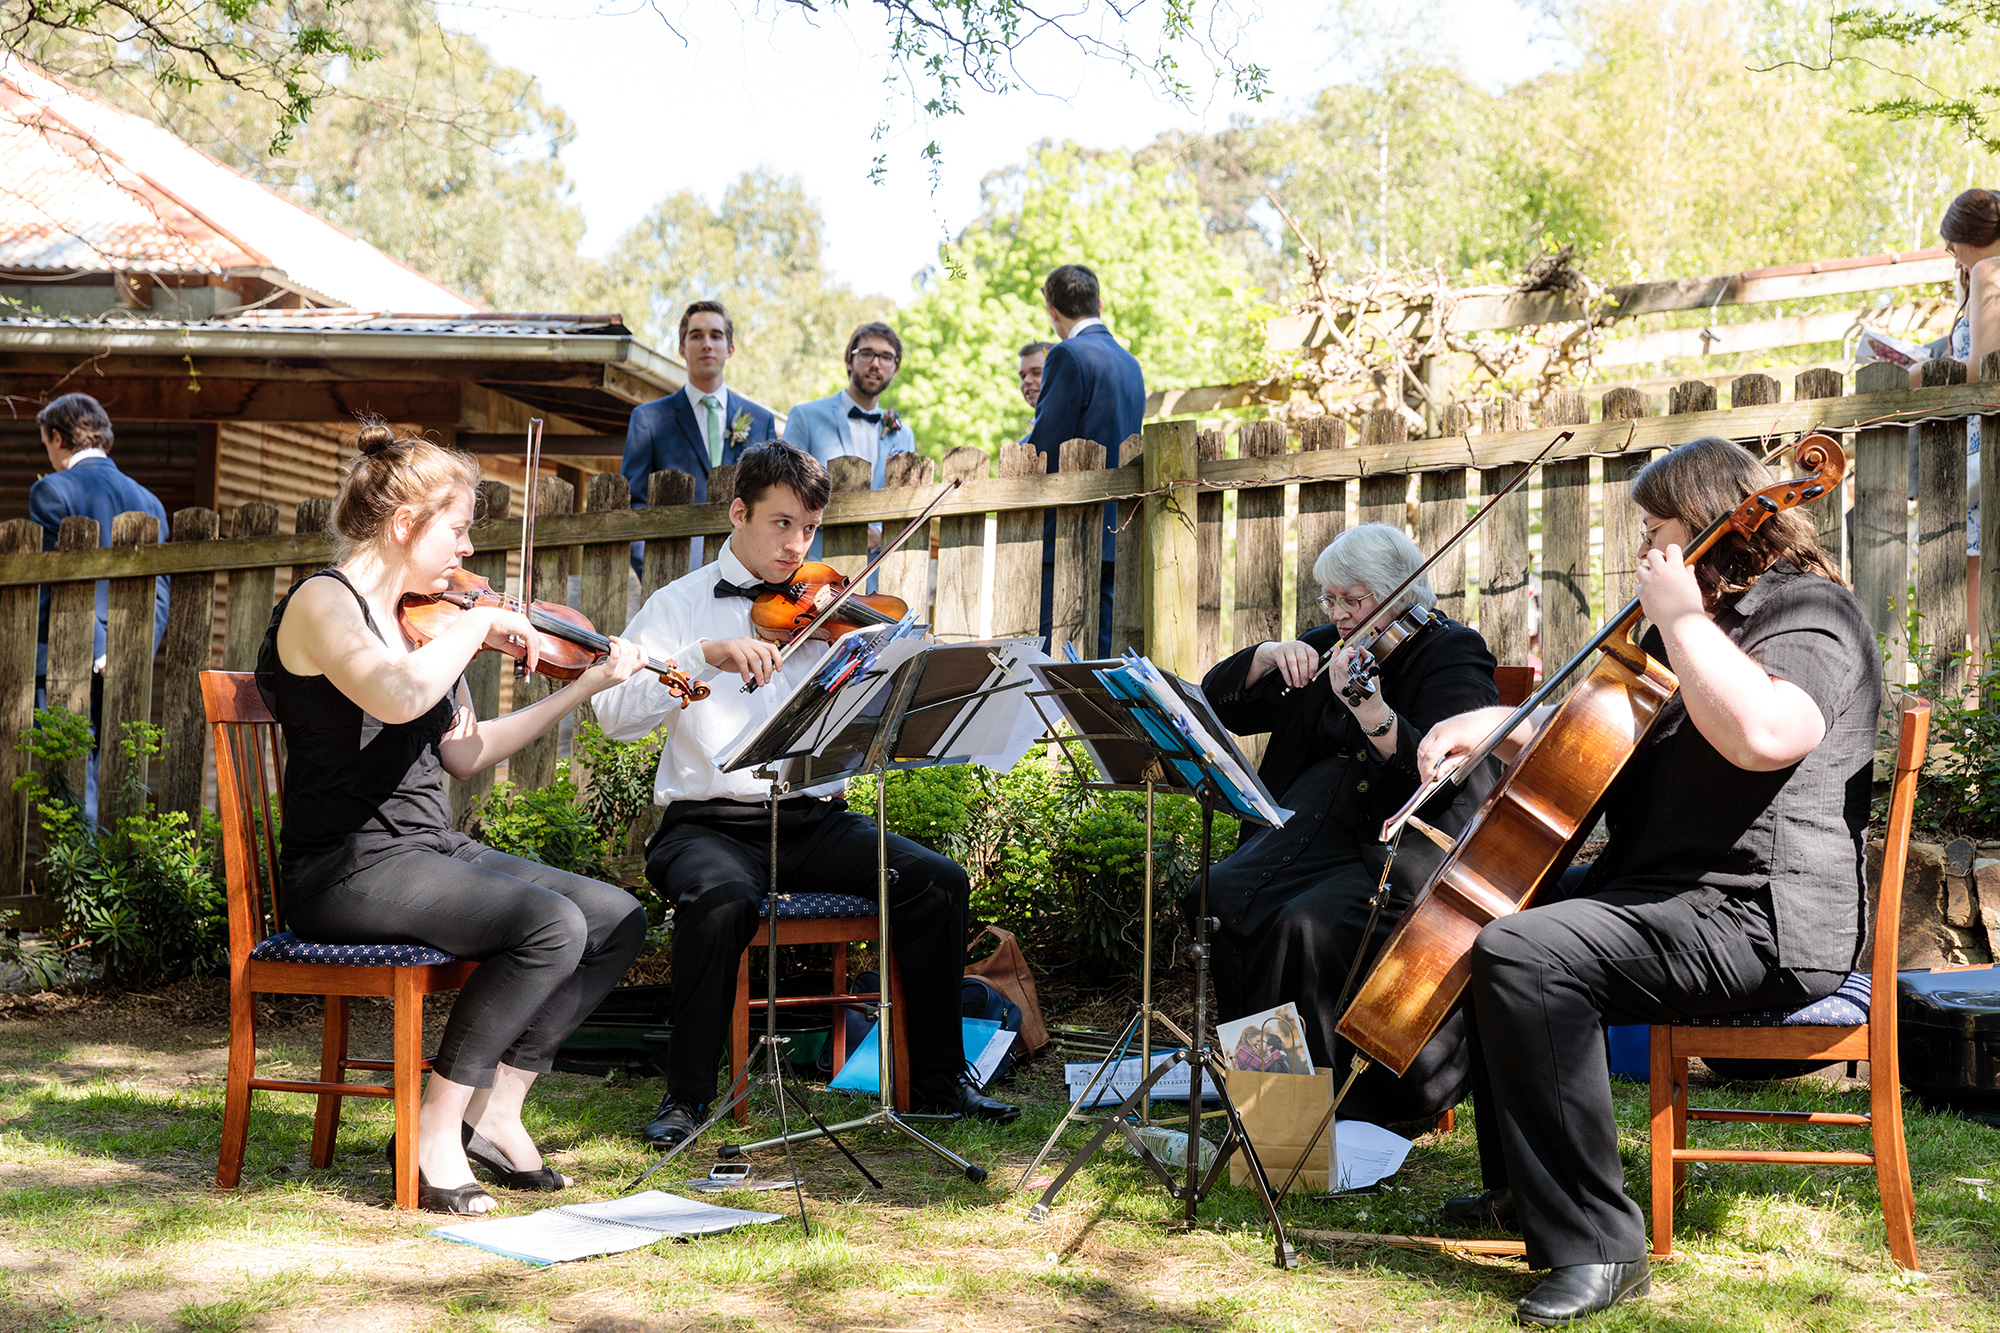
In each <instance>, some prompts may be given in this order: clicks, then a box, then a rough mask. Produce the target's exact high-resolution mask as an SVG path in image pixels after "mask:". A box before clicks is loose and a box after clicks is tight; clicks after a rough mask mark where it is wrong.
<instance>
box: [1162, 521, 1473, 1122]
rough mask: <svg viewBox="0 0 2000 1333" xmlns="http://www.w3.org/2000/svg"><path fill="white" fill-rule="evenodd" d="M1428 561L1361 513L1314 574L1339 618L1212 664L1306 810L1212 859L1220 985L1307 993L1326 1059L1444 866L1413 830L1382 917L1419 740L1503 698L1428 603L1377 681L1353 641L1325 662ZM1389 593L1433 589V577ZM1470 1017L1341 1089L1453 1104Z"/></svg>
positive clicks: (1426, 595) (1233, 706)
mask: <svg viewBox="0 0 2000 1333" xmlns="http://www.w3.org/2000/svg"><path fill="white" fill-rule="evenodd" d="M1422 563H1423V553H1422V552H1421V551H1420V550H1418V549H1417V545H1416V543H1415V542H1412V541H1411V540H1410V539H1409V538H1408V537H1406V536H1404V535H1403V534H1402V532H1400V531H1399V530H1397V529H1395V528H1392V527H1389V526H1388V525H1386V524H1382V523H1366V524H1362V525H1361V526H1360V527H1356V528H1350V529H1348V530H1347V531H1346V532H1343V533H1341V534H1340V535H1339V536H1338V537H1336V538H1334V540H1333V541H1332V542H1331V543H1330V544H1329V545H1328V546H1327V548H1326V549H1325V550H1324V551H1322V552H1321V553H1320V556H1319V559H1318V561H1317V562H1316V563H1315V564H1314V566H1313V568H1312V571H1311V574H1310V577H1312V578H1314V579H1316V580H1317V581H1318V583H1319V585H1320V588H1321V595H1320V605H1321V606H1322V607H1323V608H1325V610H1326V613H1327V615H1328V617H1329V618H1330V619H1331V621H1332V623H1331V624H1328V625H1323V626H1320V627H1319V628H1317V629H1312V630H1308V631H1306V633H1305V634H1304V635H1303V636H1302V637H1301V638H1299V639H1295V640H1292V641H1289V642H1284V643H1277V642H1267V643H1261V644H1258V645H1257V646H1256V647H1254V648H1246V649H1244V650H1243V651H1242V652H1239V653H1237V654H1236V655H1235V656H1233V657H1230V658H1228V659H1226V660H1224V661H1223V662H1221V663H1219V664H1218V665H1217V666H1216V667H1215V669H1214V670H1212V671H1210V672H1209V673H1208V675H1207V676H1206V677H1205V678H1204V679H1203V680H1202V683H1201V688H1202V692H1203V693H1204V694H1205V695H1206V696H1207V697H1208V700H1209V703H1210V704H1211V705H1212V706H1213V707H1214V709H1215V712H1216V716H1217V717H1218V718H1220V719H1221V721H1222V723H1223V725H1225V726H1227V727H1228V728H1229V729H1230V730H1232V731H1234V732H1236V733H1237V734H1239V735H1252V734H1255V733H1258V732H1269V733H1270V736H1271V740H1270V746H1269V748H1268V749H1267V750H1266V751H1265V754H1264V762H1263V764H1262V766H1261V767H1260V768H1259V770H1258V771H1259V775H1260V776H1261V777H1262V778H1263V779H1264V784H1265V786H1267V787H1269V788H1270V789H1271V791H1273V792H1276V793H1280V795H1279V804H1280V805H1283V806H1286V807H1288V808H1290V809H1292V810H1294V811H1296V812H1297V813H1295V814H1294V815H1293V816H1292V818H1291V820H1290V821H1289V822H1288V823H1286V824H1285V826H1284V827H1283V828H1277V829H1262V830H1258V831H1257V832H1256V833H1254V834H1252V835H1251V836H1250V837H1249V838H1247V839H1245V840H1244V842H1243V844H1242V846H1241V847H1239V848H1238V849H1237V850H1236V852H1235V853H1234V854H1233V855H1231V856H1229V857H1228V858H1227V859H1225V860H1224V861H1222V862H1221V863H1220V864H1219V865H1217V866H1215V867H1214V869H1213V870H1212V871H1211V872H1210V876H1209V912H1210V913H1211V914H1212V915H1213V916H1215V917H1216V918H1218V919H1219V920H1220V921H1221V923H1222V925H1221V929H1220V930H1219V931H1217V932H1215V933H1214V934H1213V935H1212V936H1211V938H1212V939H1213V941H1214V954H1213V958H1214V971H1213V974H1212V975H1213V976H1214V977H1215V992H1216V1000H1217V1004H1218V1012H1219V1014H1220V1017H1221V1018H1222V1020H1223V1021H1225V1022H1226V1021H1228V1020H1230V1019H1233V1018H1240V1017H1243V1016H1244V1015H1246V1014H1252V1013H1257V1012H1259V1011H1261V1010H1264V1009H1268V1008H1271V1007H1273V1006H1275V1005H1278V1004H1282V1003H1283V1002H1284V1001H1286V1000H1291V1001H1293V1002H1295V1003H1296V1004H1297V1005H1298V1008H1299V1015H1300V1017H1301V1018H1302V1019H1303V1020H1304V1024H1305V1029H1306V1032H1305V1035H1306V1047H1307V1049H1308V1050H1309V1051H1310V1052H1311V1053H1312V1058H1313V1066H1314V1068H1316V1069H1328V1068H1337V1067H1340V1066H1344V1065H1345V1064H1346V1060H1347V1055H1348V1054H1349V1053H1350V1051H1349V1050H1348V1048H1347V1045H1346V1042H1345V1041H1344V1040H1340V1039H1337V1038H1336V1037H1335V1036H1334V1026H1335V1024H1336V1023H1338V1021H1339V1019H1340V1012H1341V1011H1340V1006H1341V1003H1342V1001H1341V992H1342V990H1343V989H1344V984H1345V982H1346V980H1347V976H1348V971H1349V969H1350V967H1351V966H1352V965H1353V963H1354V961H1355V955H1356V953H1357V952H1360V951H1362V950H1364V949H1365V950H1366V952H1367V953H1368V955H1369V956H1370V957H1372V956H1373V955H1374V953H1375V951H1376V950H1377V949H1379V948H1380V947H1381V945H1382V942H1383V941H1384V940H1386V939H1387V938H1388V936H1389V932H1390V930H1391V929H1392V928H1393V927H1394V926H1395V924H1396V922H1397V921H1398V920H1400V919H1401V917H1402V914H1403V909H1404V908H1406V907H1407V906H1408V905H1409V903H1410V899H1411V898H1412V897H1413V896H1414V895H1415V894H1416V892H1417V890H1419V889H1420V888H1422V887H1423V885H1424V883H1425V882H1426V881H1427V880H1428V878H1429V877H1430V873H1431V871H1432V870H1434V869H1435V868H1436V865H1437V862H1438V858H1439V853H1438V851H1437V849H1436V848H1434V847H1432V846H1431V845H1430V844H1428V843H1425V844H1423V845H1421V846H1418V845H1416V844H1417V843H1418V840H1417V839H1411V840H1410V841H1409V843H1408V844H1406V845H1405V846H1404V847H1403V849H1402V850H1401V851H1400V852H1399V853H1398V855H1397V858H1396V861H1395V865H1394V869H1393V872H1392V874H1391V877H1390V894H1389V898H1388V901H1387V902H1386V903H1385V904H1384V907H1383V910H1382V911H1381V913H1380V914H1379V916H1378V917H1377V919H1376V922H1375V926H1374V929H1373V930H1372V931H1370V930H1369V928H1368V925H1369V915H1370V899H1371V898H1372V897H1373V895H1374V893H1375V889H1376V886H1377V883H1378V881H1379V879H1380V876H1381V872H1382V864H1383V861H1384V858H1385V856H1386V851H1387V849H1386V848H1385V847H1384V846H1383V845H1382V843H1381V842H1380V840H1379V839H1378V837H1377V833H1378V831H1379V830H1380V829H1381V827H1382V821H1383V819H1384V818H1385V817H1386V816H1387V815H1389V814H1390V813H1393V812H1394V811H1395V810H1396V809H1397V808H1398V807H1399V806H1400V805H1401V804H1402V803H1403V802H1404V801H1406V800H1408V799H1409V797H1410V794H1411V793H1412V792H1413V791H1415V790H1416V786H1417V764H1416V757H1417V741H1418V740H1419V739H1420V738H1421V737H1422V736H1423V734H1424V732H1425V731H1426V730H1427V729H1428V728H1429V727H1430V726H1431V724H1432V723H1434V722H1437V721H1439V720H1441V719H1443V718H1447V717H1450V716H1452V715H1453V714H1455V713H1461V712H1464V711H1465V710H1467V709H1471V708H1479V707H1482V706H1483V705H1486V704H1490V703H1492V702H1494V700H1495V699H1496V698H1497V697H1498V696H1497V694H1496V692H1495V690H1494V687H1493V655H1492V654H1491V653H1489V652H1488V651H1487V649H1486V642H1485V640H1483V639H1481V638H1480V637H1479V634H1478V632H1477V631H1475V630H1472V629H1469V628H1467V627H1466V626H1464V625H1460V624H1457V623H1455V622H1453V621H1451V620H1449V619H1447V618H1445V617H1444V616H1442V615H1438V614H1437V613H1435V612H1433V613H1432V622H1431V624H1430V625H1428V626H1427V627H1426V628H1423V629H1421V630H1419V631H1417V632H1416V633H1415V634H1414V635H1413V636H1412V637H1410V638H1409V639H1408V640H1406V641H1405V642H1403V643H1402V644H1400V645H1399V646H1398V647H1397V648H1396V650H1395V651H1394V652H1393V653H1390V654H1388V655H1386V656H1385V657H1383V658H1382V660H1381V662H1380V675H1379V681H1378V680H1376V679H1375V678H1372V677H1367V676H1365V675H1364V673H1363V672H1362V671H1361V670H1360V669H1359V665H1358V663H1357V660H1356V651H1355V649H1354V648H1353V647H1343V648H1341V649H1340V650H1339V651H1338V652H1336V653H1335V654H1334V656H1333V659H1332V661H1331V662H1330V663H1329V664H1328V669H1327V671H1326V672H1325V673H1324V675H1323V676H1321V677H1317V678H1316V677H1315V672H1317V671H1318V669H1319V664H1320V659H1321V657H1322V655H1324V654H1325V653H1326V651H1327V650H1328V649H1330V648H1331V647H1332V646H1333V645H1334V644H1335V643H1336V642H1339V641H1341V640H1343V639H1346V638H1348V637H1350V636H1352V635H1353V634H1354V632H1355V631H1356V630H1357V629H1359V628H1361V627H1362V625H1363V624H1364V622H1367V621H1369V619H1370V617H1371V616H1374V615H1375V612H1376V611H1377V610H1378V607H1379V599H1381V598H1382V597H1384V596H1387V595H1388V594H1390V593H1392V592H1394V591H1395V589H1396V588H1397V586H1398V585H1400V584H1401V583H1402V582H1403V581H1404V580H1405V579H1406V578H1408V577H1409V576H1410V575H1411V574H1413V573H1414V572H1415V571H1416V569H1417V567H1418V566H1419V565H1421V564H1422ZM1398 600H1399V601H1400V602H1401V603H1403V605H1399V606H1395V607H1390V608H1386V609H1385V614H1384V616H1383V617H1377V621H1378V622H1379V621H1380V620H1381V619H1385V618H1386V617H1387V615H1389V614H1398V613H1401V612H1402V611H1404V609H1405V608H1406V607H1407V606H1416V607H1423V608H1429V607H1432V606H1433V605H1434V604H1435V603H1436V600H1437V599H1436V597H1435V595H1434V594H1433V593H1432V592H1431V588H1430V584H1429V583H1428V582H1426V581H1424V580H1422V579H1419V580H1418V581H1417V582H1416V583H1414V584H1412V585H1411V586H1410V587H1409V588H1408V589H1406V590H1405V592H1404V593H1403V595H1402V597H1401V598H1399V599H1398ZM1466 785H1467V790H1465V791H1464V792H1462V793H1461V795H1460V796H1459V797H1458V799H1456V800H1455V801H1453V802H1452V803H1451V804H1450V808H1449V809H1448V810H1445V811H1427V812H1426V814H1427V815H1435V818H1434V819H1433V820H1432V822H1433V823H1435V824H1436V825H1438V826H1439V827H1441V828H1443V829H1445V830H1446V831H1448V832H1451V833H1456V832H1457V831H1458V830H1459V829H1460V828H1462V827H1463V825H1464V821H1465V819H1466V818H1468V817H1469V816H1470V814H1471V812H1472V811H1474V810H1476V809H1478V807H1479V801H1480V800H1481V799H1483V797H1484V795H1485V792H1486V789H1487V786H1488V785H1490V783H1489V782H1478V781H1475V782H1469V783H1467V784H1466ZM1462 1027H1463V1024H1462V1023H1461V1022H1459V1021H1456V1020H1454V1021H1453V1022H1451V1023H1449V1024H1448V1025H1447V1026H1446V1027H1445V1028H1444V1029H1443V1030H1441V1031H1440V1032H1439V1034H1438V1035H1437V1036H1436V1037H1435V1038H1433V1040H1432V1041H1431V1043H1430V1044H1429V1045H1428V1046H1426V1047H1425V1048H1424V1051H1423V1053H1422V1054H1421V1055H1420V1056H1419V1057H1418V1059H1417V1062H1416V1064H1415V1065H1413V1066H1412V1068H1411V1069H1410V1071H1409V1073H1408V1074H1406V1075H1405V1076H1404V1077H1403V1078H1401V1079H1397V1078H1396V1077H1395V1076H1394V1075H1392V1074H1390V1073H1389V1072H1388V1071H1386V1070H1383V1069H1380V1068H1374V1069H1370V1070H1369V1072H1368V1073H1366V1074H1364V1075H1362V1076H1361V1078H1360V1079H1359V1080H1358V1081H1357V1082H1356V1083H1355V1085H1354V1087H1353V1089H1352V1090H1351V1091H1350V1093H1349V1094H1348V1099H1347V1100H1346V1101H1345V1102H1343V1103H1342V1105H1343V1107H1344V1108H1345V1109H1346V1112H1347V1114H1349V1115H1352V1116H1355V1117H1358V1118H1360V1119H1363V1120H1375V1121H1395V1120H1414V1119H1419V1118H1423V1117H1428V1116H1434V1115H1436V1114H1437V1113H1438V1112H1439V1111H1441V1110H1443V1109H1445V1108H1446V1107H1449V1106H1452V1105H1454V1104H1456V1103H1457V1102H1458V1100H1459V1098H1460V1097H1461V1096H1462V1095H1463V1094H1464V1091H1465V1086H1466V1081H1467V1079H1468V1077H1469V1076H1470V1066H1469V1060H1468V1057H1467V1055H1466V1052H1465V1049H1464V1036H1463V1032H1462Z"/></svg>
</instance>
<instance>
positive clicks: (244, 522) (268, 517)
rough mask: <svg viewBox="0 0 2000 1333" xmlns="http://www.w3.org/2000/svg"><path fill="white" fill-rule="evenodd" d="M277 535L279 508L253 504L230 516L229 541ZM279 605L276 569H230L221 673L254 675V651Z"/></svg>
mask: <svg viewBox="0 0 2000 1333" xmlns="http://www.w3.org/2000/svg"><path fill="white" fill-rule="evenodd" d="M277 531H278V506H276V505H274V504H265V503H264V502H263V501H261V500H252V501H251V502H250V503H249V504H240V505H237V506H236V509H235V511H234V512H233V513H232V514H231V515H230V520H229V535H230V536H232V537H269V536H272V535H274V534H275V533H276V532H277ZM277 604H278V571H277V570H275V569H232V570H230V571H229V586H228V587H227V588H225V589H224V590H223V607H224V609H225V610H227V612H228V613H229V620H228V623H227V624H225V625H224V626H223V629H222V669H223V670H224V671H255V670H256V669H257V650H258V649H259V648H261V647H262V646H263V644H264V631H265V630H266V629H268V628H270V624H271V611H272V608H273V607H275V606H276V605H277Z"/></svg>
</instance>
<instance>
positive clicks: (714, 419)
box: [701, 393, 723, 467]
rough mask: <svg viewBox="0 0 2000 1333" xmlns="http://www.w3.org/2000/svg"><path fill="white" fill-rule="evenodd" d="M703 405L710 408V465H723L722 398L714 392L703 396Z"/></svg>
mask: <svg viewBox="0 0 2000 1333" xmlns="http://www.w3.org/2000/svg"><path fill="white" fill-rule="evenodd" d="M701 405H702V406H703V407H705V408H707V409H708V465H709V466H710V467H721V466H722V444H723V440H722V400H721V399H719V398H717V397H716V396H715V395H714V394H712V393H705V394H703V395H702V396H701Z"/></svg>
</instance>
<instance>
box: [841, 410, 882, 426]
mask: <svg viewBox="0 0 2000 1333" xmlns="http://www.w3.org/2000/svg"><path fill="white" fill-rule="evenodd" d="M847 419H848V420H849V421H865V422H867V423H868V424H869V425H871V426H879V425H881V424H882V414H881V413H880V412H863V411H862V410H861V409H860V408H858V407H850V408H848V409H847Z"/></svg>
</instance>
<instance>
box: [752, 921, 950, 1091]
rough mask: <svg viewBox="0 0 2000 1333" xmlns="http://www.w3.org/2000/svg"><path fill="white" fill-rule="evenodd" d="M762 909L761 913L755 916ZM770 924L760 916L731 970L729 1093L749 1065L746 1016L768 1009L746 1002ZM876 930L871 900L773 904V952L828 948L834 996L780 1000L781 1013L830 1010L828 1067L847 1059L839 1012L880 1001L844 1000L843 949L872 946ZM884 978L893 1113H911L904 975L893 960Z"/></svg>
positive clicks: (874, 997) (754, 1001) (870, 996)
mask: <svg viewBox="0 0 2000 1333" xmlns="http://www.w3.org/2000/svg"><path fill="white" fill-rule="evenodd" d="M762 911H763V909H762V908H761V907H760V908H759V912H760V914H761V913H762ZM770 924H771V923H770V919H769V917H768V916H765V917H764V918H763V919H762V920H760V921H759V922H758V923H757V933H756V934H755V935H754V936H752V937H751V940H750V948H749V949H746V950H745V951H744V953H743V957H742V958H741V959H739V960H738V961H737V964H736V1006H735V1008H733V1009H731V1010H730V1018H729V1083H730V1089H731V1091H732V1092H733V1091H734V1090H735V1086H736V1083H737V1081H738V1080H740V1079H741V1078H742V1077H743V1066H744V1065H745V1064H747V1063H748V1062H749V1059H750V1035H751V1025H750V1015H751V1011H752V1010H760V1009H762V1008H764V1006H765V1005H766V1004H767V1003H768V1002H767V1001H766V1000H765V998H764V997H763V996H761V995H759V996H757V997H756V998H755V999H752V998H751V996H750V954H751V952H752V951H754V950H757V949H762V948H765V947H767V945H768V943H769V940H770V934H769V932H770ZM879 933H880V932H879V930H878V929H877V927H876V924H875V900H874V899H873V898H863V897H860V896H858V895H853V894H845V893H793V894H787V895H785V896H784V897H783V898H782V899H780V901H779V903H778V947H779V948H780V949H782V948H785V947H786V946H788V945H793V944H831V945H832V946H833V993H832V994H831V995H786V996H781V997H779V1000H778V1008H780V1009H832V1010H833V1067H834V1068H835V1069H839V1068H840V1066H841V1064H842V1063H843V1062H844V1061H845V1060H846V1059H847V1024H846V1023H845V1022H844V1021H842V1020H843V1018H844V1017H845V1015H844V1014H843V1012H842V1011H843V1010H845V1009H850V1008H859V1007H860V1006H862V1005H868V1004H873V1003H874V1002H875V1001H876V1000H878V999H880V998H881V995H880V993H879V992H876V993H872V994H867V995H848V994H846V993H845V992H846V990H847V946H848V945H850V944H872V943H875V942H876V940H877V938H878V935H879ZM887 971H888V975H889V1001H890V1003H891V1004H892V1005H893V1006H894V1007H895V1013H896V1020H895V1021H894V1022H893V1023H892V1024H891V1025H890V1026H891V1028H892V1033H891V1050H890V1058H891V1059H892V1060H893V1061H894V1062H895V1066H896V1067H895V1084H896V1097H895V1101H896V1109H897V1110H898V1111H907V1110H909V1109H910V1043H909V1037H908V1028H907V1024H906V1021H905V1016H906V1015H907V1014H908V1013H909V1012H910V1011H909V1010H908V1009H907V1008H905V1007H904V1005H903V970H902V968H900V967H899V966H897V964H896V962H895V960H894V959H893V958H891V959H889V960H888V962H887ZM749 1118H750V1108H749V1105H748V1103H747V1102H739V1103H737V1106H736V1123H737V1124H739V1125H741V1124H744V1123H746V1122H748V1120H749Z"/></svg>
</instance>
